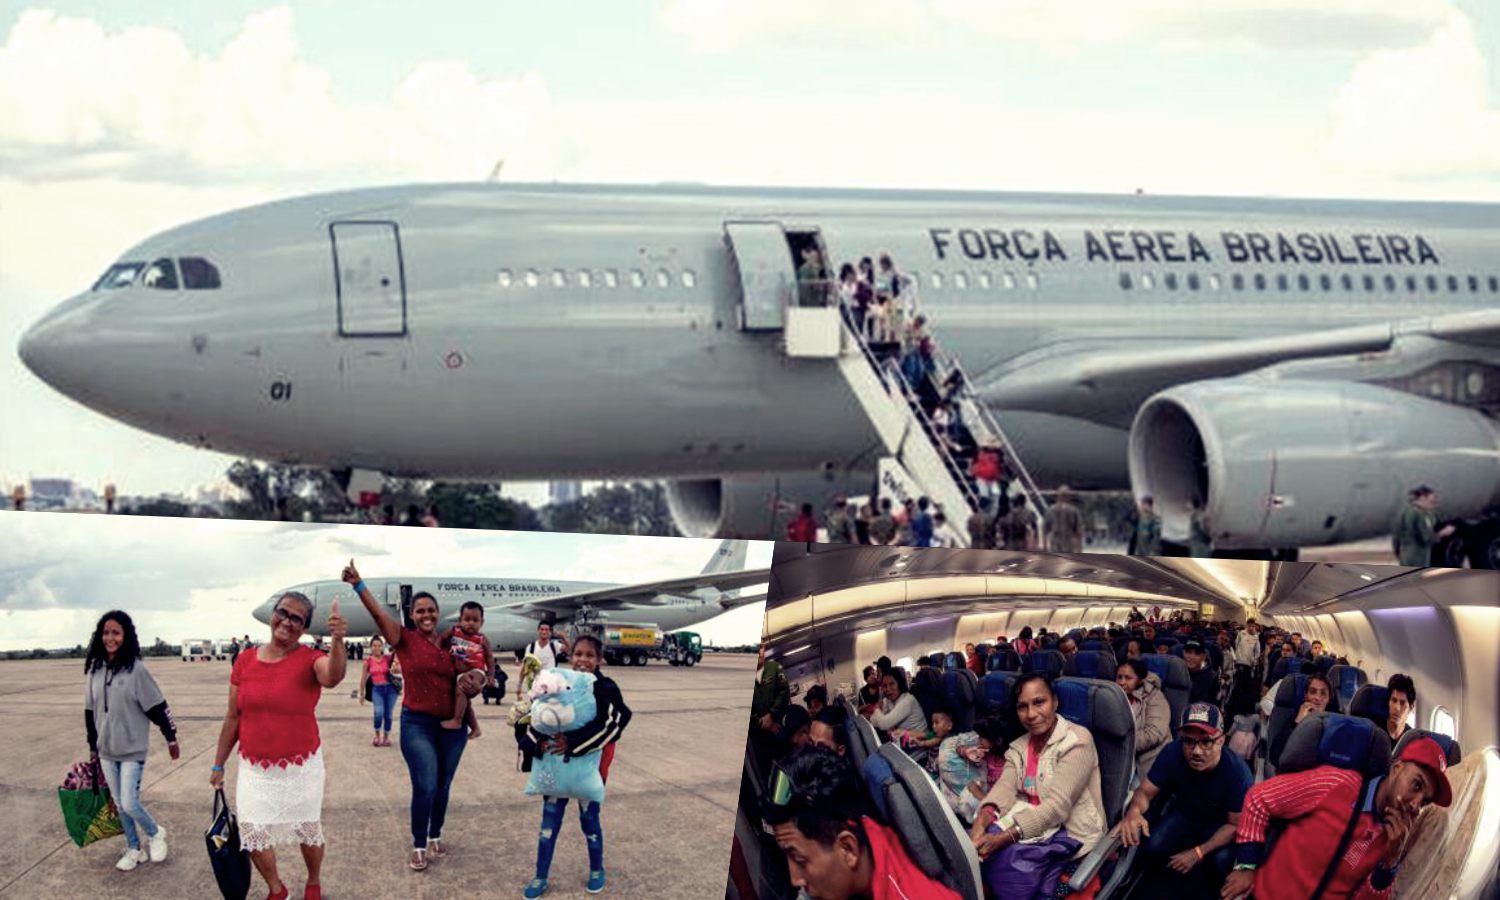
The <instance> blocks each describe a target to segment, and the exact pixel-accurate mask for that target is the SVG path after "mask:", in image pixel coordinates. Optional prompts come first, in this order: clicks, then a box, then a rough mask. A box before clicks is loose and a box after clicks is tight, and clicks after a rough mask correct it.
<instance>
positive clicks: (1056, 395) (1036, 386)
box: [979, 309, 1500, 428]
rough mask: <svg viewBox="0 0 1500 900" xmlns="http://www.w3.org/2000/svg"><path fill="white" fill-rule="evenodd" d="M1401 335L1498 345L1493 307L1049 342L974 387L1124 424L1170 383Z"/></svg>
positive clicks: (1342, 352) (1022, 405)
mask: <svg viewBox="0 0 1500 900" xmlns="http://www.w3.org/2000/svg"><path fill="white" fill-rule="evenodd" d="M1407 335H1421V336H1426V337H1432V338H1437V339H1439V340H1444V341H1451V342H1454V343H1461V344H1474V345H1484V346H1491V347H1500V309H1484V310H1476V311H1472V312H1463V313H1453V314H1451V315H1446V316H1438V317H1435V318H1427V319H1412V320H1405V321H1402V322H1393V323H1387V324H1380V325H1361V326H1356V327H1352V328H1341V329H1334V330H1329V331H1317V332H1312V333H1308V334H1293V335H1279V336H1275V337H1269V338H1255V339H1251V340H1242V341H1216V342H1213V343H1208V344H1204V343H1201V342H1200V343H1189V344H1172V345H1167V346H1157V347H1152V348H1149V349H1134V348H1133V349H1129V350H1116V349H1111V348H1109V347H1107V346H1099V345H1091V346H1088V347H1083V348H1080V349H1079V350H1078V351H1077V352H1074V353H1069V352H1067V351H1066V350H1059V349H1058V348H1056V347H1053V348H1049V352H1048V354H1047V356H1046V358H1044V359H1039V360H1037V361H1035V362H1031V363H1026V362H1022V363H1020V364H1019V365H1017V366H1015V367H1013V368H1010V367H1007V369H1006V370H1003V371H1000V372H996V373H993V374H992V375H990V376H989V378H988V379H984V380H982V381H981V384H980V387H979V391H980V395H981V396H982V397H983V398H984V400H985V402H986V403H988V404H990V405H992V406H995V407H997V408H999V409H1010V410H1034V411H1037V412H1048V413H1057V414H1062V415H1074V416H1079V417H1082V418H1087V419H1091V420H1093V421H1097V422H1103V423H1107V424H1112V425H1115V426H1117V427H1120V428H1128V427H1130V423H1131V420H1132V419H1133V418H1134V416H1135V411H1136V409H1137V408H1138V407H1139V406H1140V405H1141V404H1142V403H1144V402H1145V401H1146V399H1147V398H1148V397H1150V396H1151V395H1152V394H1155V393H1156V392H1158V391H1161V390H1165V389H1166V388H1169V387H1171V386H1172V385H1175V384H1182V383H1185V382H1189V381H1200V380H1203V379H1206V378H1228V377H1232V376H1235V375H1243V374H1245V373H1248V372H1253V371H1255V370H1257V369H1260V368H1264V367H1265V366H1269V365H1274V364H1276V363H1283V362H1289V361H1292V360H1298V359H1313V358H1317V357H1327V356H1347V355H1352V354H1361V353H1379V352H1382V351H1385V350H1389V349H1390V348H1391V347H1392V345H1394V344H1395V343H1396V342H1397V341H1398V340H1399V339H1400V338H1401V337H1403V336H1407Z"/></svg>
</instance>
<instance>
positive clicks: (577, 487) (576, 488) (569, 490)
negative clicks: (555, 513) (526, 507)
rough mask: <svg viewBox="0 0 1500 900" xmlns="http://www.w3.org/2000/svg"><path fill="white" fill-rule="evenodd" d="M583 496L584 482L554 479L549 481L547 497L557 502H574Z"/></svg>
mask: <svg viewBox="0 0 1500 900" xmlns="http://www.w3.org/2000/svg"><path fill="white" fill-rule="evenodd" d="M582 497H583V482H581V481H552V482H548V483H547V499H548V500H549V501H550V502H552V503H555V504H559V503H572V502H573V501H574V500H578V499H581V498H582Z"/></svg>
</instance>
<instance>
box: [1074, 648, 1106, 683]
mask: <svg viewBox="0 0 1500 900" xmlns="http://www.w3.org/2000/svg"><path fill="white" fill-rule="evenodd" d="M1114 658H1115V655H1114V654H1113V653H1110V652H1108V651H1104V650H1079V651H1078V652H1077V653H1075V654H1073V668H1074V670H1075V671H1077V673H1078V677H1080V678H1098V679H1101V680H1103V681H1110V680H1112V679H1113V678H1114V677H1115V673H1114V672H1111V671H1109V669H1110V668H1111V666H1110V663H1112V662H1113V661H1114Z"/></svg>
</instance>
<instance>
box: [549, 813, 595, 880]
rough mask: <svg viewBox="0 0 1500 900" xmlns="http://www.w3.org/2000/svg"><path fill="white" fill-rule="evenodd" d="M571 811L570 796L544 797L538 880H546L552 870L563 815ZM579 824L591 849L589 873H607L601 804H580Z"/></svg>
mask: <svg viewBox="0 0 1500 900" xmlns="http://www.w3.org/2000/svg"><path fill="white" fill-rule="evenodd" d="M567 811H568V798H567V797H544V798H542V831H541V834H540V836H539V838H538V840H537V845H536V877H538V878H542V879H545V878H546V877H547V873H548V872H549V871H550V870H551V869H552V851H554V850H556V849H557V833H558V832H559V831H561V830H562V825H563V814H564V813H566V812H567ZM578 824H579V826H580V827H581V828H582V829H583V839H584V840H585V841H586V842H587V843H588V847H589V871H591V872H601V871H603V870H604V826H603V825H602V824H601V823H600V822H599V803H598V801H590V802H588V803H584V802H583V801H582V800H580V801H578Z"/></svg>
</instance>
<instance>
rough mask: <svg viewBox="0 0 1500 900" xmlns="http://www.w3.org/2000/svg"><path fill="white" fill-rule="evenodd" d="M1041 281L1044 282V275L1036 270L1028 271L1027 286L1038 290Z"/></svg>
mask: <svg viewBox="0 0 1500 900" xmlns="http://www.w3.org/2000/svg"><path fill="white" fill-rule="evenodd" d="M1041 283H1042V276H1040V275H1038V274H1037V273H1035V272H1027V273H1026V286H1027V287H1029V288H1031V289H1032V290H1036V287H1037V285H1039V284H1041Z"/></svg>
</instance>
